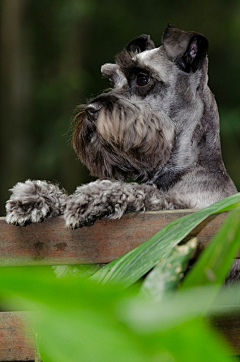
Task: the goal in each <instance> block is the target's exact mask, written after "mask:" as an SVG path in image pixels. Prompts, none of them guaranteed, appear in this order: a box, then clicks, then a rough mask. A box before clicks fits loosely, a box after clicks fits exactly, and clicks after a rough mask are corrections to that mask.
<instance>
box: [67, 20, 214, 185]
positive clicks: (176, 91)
mask: <svg viewBox="0 0 240 362" xmlns="http://www.w3.org/2000/svg"><path fill="white" fill-rule="evenodd" d="M207 46H208V42H207V40H206V38H205V37H204V36H203V35H201V34H198V33H195V32H184V31H181V30H178V29H176V28H174V27H172V26H168V27H167V28H166V29H165V31H164V33H163V37H162V46H160V47H159V48H155V46H154V43H153V42H152V40H151V39H150V37H149V36H148V35H141V36H140V37H138V38H136V39H135V40H133V41H131V42H130V43H129V44H128V45H127V46H126V47H125V48H124V50H123V51H122V52H121V53H119V54H118V55H117V56H116V62H115V63H114V64H105V65H103V66H102V69H101V70H102V74H103V76H105V77H108V78H109V79H110V81H111V83H112V86H113V88H112V89H111V90H109V91H108V92H105V93H102V94H101V95H99V96H98V97H96V98H94V99H92V100H90V101H89V102H88V104H87V105H85V106H82V107H80V109H79V110H78V113H77V115H76V118H75V119H76V125H75V130H74V133H73V146H74V149H75V151H76V152H77V154H78V156H79V157H80V159H81V160H82V162H83V163H85V164H86V165H87V167H88V168H89V170H90V171H91V174H92V175H94V176H97V177H100V178H104V177H109V178H114V179H122V180H127V179H134V180H142V181H146V180H149V179H151V178H152V177H153V176H154V175H155V173H156V172H159V171H160V170H161V168H162V167H163V166H164V165H166V163H167V162H168V160H169V158H170V155H171V152H172V149H173V143H174V137H175V134H176V132H177V128H178V125H177V122H176V120H177V117H178V112H179V109H180V110H182V109H184V107H185V106H186V103H187V102H189V99H190V98H192V93H193V92H196V91H197V89H200V88H201V87H202V86H203V84H205V83H206V78H207V75H206V73H207V61H206V54H207Z"/></svg>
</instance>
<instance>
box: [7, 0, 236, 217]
mask: <svg viewBox="0 0 240 362" xmlns="http://www.w3.org/2000/svg"><path fill="white" fill-rule="evenodd" d="M0 4H1V5H0V16H1V118H0V122H1V123H0V148H1V149H0V213H1V215H4V213H5V211H4V204H5V201H6V200H7V198H8V197H9V192H8V189H9V188H10V187H11V186H13V185H14V184H15V183H16V182H18V181H24V180H26V179H27V178H31V179H46V180H49V181H55V182H58V183H60V184H61V185H62V186H63V187H64V188H66V190H67V191H68V192H69V193H70V192H73V191H74V189H75V188H76V187H77V186H78V185H80V184H82V183H84V182H87V181H88V180H89V172H88V170H87V169H86V168H85V167H84V166H82V165H81V162H80V161H79V160H77V157H76V155H75V154H74V151H73V150H72V148H71V142H70V139H71V116H72V112H73V110H74V108H75V106H76V105H77V104H79V103H84V102H85V101H86V99H87V98H89V97H91V96H93V95H96V94H98V93H99V92H101V91H102V90H103V89H104V88H105V87H106V86H108V82H107V81H106V80H105V79H102V77H101V75H100V67H101V65H102V64H103V63H105V62H111V61H113V59H114V56H115V54H116V53H117V52H119V51H120V50H121V49H122V48H123V46H124V45H125V44H126V43H127V42H128V41H129V40H130V39H132V38H134V37H135V36H138V35H140V34H142V33H147V34H151V37H152V39H153V40H154V41H155V44H156V45H157V46H159V45H160V42H161V34H162V31H163V29H164V28H165V26H166V25H167V23H171V24H173V25H175V26H177V27H179V28H181V29H184V30H195V31H198V32H202V33H204V34H205V35H206V36H207V38H208V40H209V42H210V46H209V76H210V80H209V84H210V87H211V89H212V91H213V93H214V94H215V96H216V99H217V102H218V105H219V110H220V117H221V139H222V149H223V158H224V161H225V164H226V167H227V169H228V172H229V174H230V176H231V177H232V178H233V180H234V181H235V183H236V185H237V187H238V188H240V170H239V169H240V103H239V98H240V1H237V0H236V1H233V0H218V1H217V0H202V1H199V0H198V1H197V0H192V1H181V0H178V1H177V0H176V1H171V0H148V1H146V0H138V1H137V0H133V1H132V0H119V1H112V0H70V1H69V0H51V1H49V0H1V3H0Z"/></svg>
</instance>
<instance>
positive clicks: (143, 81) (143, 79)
mask: <svg viewBox="0 0 240 362" xmlns="http://www.w3.org/2000/svg"><path fill="white" fill-rule="evenodd" d="M150 80H151V78H150V77H149V75H147V74H142V73H139V74H138V75H137V85H138V86H139V87H142V86H144V85H147V84H148V83H149V82H150Z"/></svg>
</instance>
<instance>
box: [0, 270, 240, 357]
mask: <svg viewBox="0 0 240 362" xmlns="http://www.w3.org/2000/svg"><path fill="white" fill-rule="evenodd" d="M0 280H1V283H0V294H1V297H2V301H5V302H6V301H7V300H8V301H9V300H11V305H12V306H13V307H15V308H16V306H18V307H19V308H22V309H24V310H33V311H35V313H34V314H33V316H34V318H33V319H32V323H33V327H34V331H35V334H36V335H37V336H38V343H39V349H40V353H41V357H42V359H43V361H44V362H63V361H64V362H65V361H68V362H75V361H78V360H80V361H84V362H93V361H94V362H105V361H108V360H109V361H116V362H121V361H126V362H128V361H129V362H130V361H132V362H134V361H136V362H142V361H143V362H149V361H158V360H160V361H169V362H171V361H173V360H174V361H176V362H186V360H194V361H197V362H198V361H199V362H200V361H201V358H202V357H203V356H202V351H204V360H205V361H206V362H212V360H213V357H214V361H216V362H229V361H231V358H230V357H228V356H227V355H228V354H229V353H230V351H229V349H227V348H225V347H224V345H223V343H222V340H220V341H219V340H218V338H217V337H216V338H215V337H214V335H213V334H212V330H209V328H207V327H206V328H204V326H203V325H202V324H201V323H200V321H199V320H198V317H201V316H202V314H203V309H205V308H203V307H204V306H205V305H206V304H208V297H209V294H211V293H212V291H213V290H215V286H207V287H203V289H201V291H200V293H196V290H195V289H193V290H191V289H187V290H184V291H182V292H181V293H174V294H170V295H166V296H165V298H163V300H162V301H161V302H160V303H159V302H157V303H156V302H154V301H151V300H149V299H146V298H143V297H142V296H140V295H137V296H136V295H133V294H132V293H131V291H130V290H124V291H123V289H122V287H121V286H120V287H118V286H117V285H114V286H112V285H108V284H106V285H102V284H99V283H96V282H94V281H91V280H85V278H76V277H68V278H64V277H63V278H56V277H55V276H54V273H53V272H52V271H51V270H50V269H49V268H46V267H12V268H5V267H2V268H0ZM233 289H234V288H233ZM236 294H237V293H235V291H234V292H233V295H232V299H233V301H234V304H235V305H234V306H230V308H229V307H227V306H226V304H225V303H223V304H222V305H221V310H222V311H226V310H227V311H229V310H231V308H234V310H235V309H236V305H237V308H238V309H239V308H240V304H239V298H240V297H239V296H238V299H236ZM227 297H228V298H229V293H227ZM219 299H222V298H219ZM218 310H219V309H218V307H217V306H215V305H213V311H215V312H216V311H218ZM205 351H206V353H205ZM194 355H196V358H195V359H194Z"/></svg>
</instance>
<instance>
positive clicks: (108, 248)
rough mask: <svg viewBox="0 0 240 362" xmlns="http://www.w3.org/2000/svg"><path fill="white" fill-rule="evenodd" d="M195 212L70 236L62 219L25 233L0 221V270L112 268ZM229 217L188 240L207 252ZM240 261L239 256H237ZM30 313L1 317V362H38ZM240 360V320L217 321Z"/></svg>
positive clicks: (105, 225) (105, 224)
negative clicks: (113, 263) (27, 322)
mask: <svg viewBox="0 0 240 362" xmlns="http://www.w3.org/2000/svg"><path fill="white" fill-rule="evenodd" d="M192 212H193V210H178V211H176V210H174V211H156V212H145V213H130V214H126V215H124V216H123V218H122V219H120V220H101V221H97V222H96V223H95V225H94V226H91V227H84V228H82V229H76V230H70V229H67V228H66V227H65V225H64V220H63V218H62V217H61V216H59V217H56V218H52V219H47V220H45V221H44V222H43V223H38V224H31V225H28V226H25V227H16V226H13V225H8V224H7V223H6V222H5V219H4V218H0V262H1V265H5V266H7V265H12V264H15V265H16V261H17V262H18V264H19V265H59V264H80V263H108V262H110V261H112V260H114V259H115V258H117V257H118V256H120V255H122V254H124V253H126V252H127V251H129V250H131V249H133V248H134V247H136V246H137V245H139V244H141V243H143V242H144V241H145V240H147V239H148V238H149V237H151V236H152V235H154V234H155V233H156V232H157V231H159V230H160V229H161V228H162V227H164V226H165V225H167V224H168V223H169V222H171V221H172V220H175V219H177V218H179V217H181V216H183V215H187V214H190V213H192ZM225 217H226V213H222V214H218V215H214V216H210V217H209V218H207V219H206V220H205V221H204V222H202V223H201V224H200V225H199V226H198V227H197V228H195V229H194V230H193V231H192V232H191V234H190V235H189V236H188V238H190V237H193V236H197V238H198V242H199V244H201V245H202V246H203V247H204V246H205V245H206V244H207V243H208V241H209V240H210V239H211V237H212V236H213V235H214V234H215V233H216V232H217V230H218V229H219V227H220V225H221V224H222V223H223V221H224V219H225ZM237 257H240V254H239V255H237ZM27 318H28V314H27V312H1V313H0V361H34V355H35V351H34V343H33V336H31V335H26V332H25V330H24V320H26V319H27ZM214 324H215V325H216V326H217V328H218V329H219V330H220V331H221V332H222V333H223V334H224V335H225V337H226V338H227V339H228V340H229V341H230V343H231V344H232V346H233V347H234V348H235V350H236V351H237V353H239V354H240V318H239V317H238V316H231V317H228V318H221V319H217V320H216V321H214Z"/></svg>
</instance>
